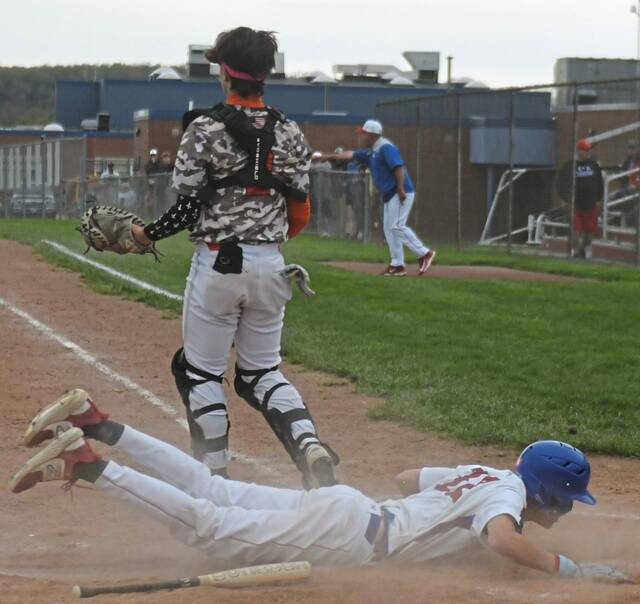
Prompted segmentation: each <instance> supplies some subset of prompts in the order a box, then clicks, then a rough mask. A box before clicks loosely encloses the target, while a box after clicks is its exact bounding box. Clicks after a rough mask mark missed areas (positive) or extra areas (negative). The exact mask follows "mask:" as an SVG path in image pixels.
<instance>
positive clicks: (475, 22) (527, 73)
mask: <svg viewBox="0 0 640 604" xmlns="http://www.w3.org/2000/svg"><path fill="white" fill-rule="evenodd" d="M636 2H640V0H536V1H535V2H532V1H531V0H484V1H483V2H479V1H477V0H448V1H447V0H393V1H390V0H366V1H365V0H270V1H265V0H245V1H244V2H242V1H241V0H224V1H221V0H208V1H204V0H189V1H188V2H184V1H183V2H166V1H161V0H155V1H151V0H127V1H125V0H101V1H100V2H97V1H95V0H83V1H80V0H56V1H55V2H51V1H49V0H20V2H15V1H9V0H3V2H2V5H0V6H2V9H1V12H0V14H2V21H3V25H4V27H3V31H2V36H0V65H5V66H6V65H22V66H30V65H41V64H74V63H111V62H124V63H154V64H155V63H161V64H169V65H172V64H173V65H176V64H178V65H179V64H184V63H185V62H186V56H187V46H188V45H189V44H210V43H211V42H212V41H213V40H214V38H215V36H216V34H217V33H218V32H220V31H223V30H227V29H231V28H233V27H237V26H239V25H246V26H249V27H253V28H256V29H269V30H274V31H276V32H278V40H279V43H280V50H281V51H283V52H284V53H285V69H286V71H287V73H290V74H291V73H300V72H309V71H315V70H320V71H325V72H327V73H331V66H332V65H333V64H336V63H385V64H392V65H395V66H397V67H398V68H401V69H409V68H410V67H409V65H408V64H407V63H406V61H405V60H404V58H403V57H402V52H403V51H405V50H413V51H439V52H440V54H441V63H440V74H441V75H440V80H441V81H444V80H445V79H446V57H447V56H448V55H450V56H452V57H453V64H452V72H453V77H454V78H456V77H471V78H473V79H475V80H479V81H482V82H484V83H486V84H488V85H490V86H511V85H514V86H518V85H526V84H542V83H547V82H551V81H553V65H554V62H555V60H556V59H557V58H559V57H575V56H578V57H609V58H636V57H637V56H638V25H639V23H638V21H639V19H638V17H637V16H636V15H635V14H632V13H631V11H630V7H631V4H635V3H636Z"/></svg>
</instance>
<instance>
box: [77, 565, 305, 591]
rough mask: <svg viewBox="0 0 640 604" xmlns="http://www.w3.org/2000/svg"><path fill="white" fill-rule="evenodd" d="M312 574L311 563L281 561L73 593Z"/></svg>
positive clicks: (248, 582) (256, 582)
mask: <svg viewBox="0 0 640 604" xmlns="http://www.w3.org/2000/svg"><path fill="white" fill-rule="evenodd" d="M310 575H311V564H309V562H284V563H280V564H262V565H261V566H246V567H244V568H234V569H232V570H225V571H222V572H219V573H211V574H209V575H200V576H199V577H191V578H185V579H174V580H172V581H155V582H151V583H138V584H134V585H112V586H109V587H82V586H80V585H75V586H74V587H73V589H72V590H71V593H72V594H73V595H75V596H78V597H79V598H90V597H92V596H97V595H100V594H126V593H134V592H145V591H157V590H160V589H178V588H181V587H199V586H200V585H209V586H211V587H257V586H260V585H269V584H271V583H291V582H294V581H302V580H303V579H306V578H308V577H309V576H310Z"/></svg>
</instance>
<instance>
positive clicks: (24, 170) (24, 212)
mask: <svg viewBox="0 0 640 604" xmlns="http://www.w3.org/2000/svg"><path fill="white" fill-rule="evenodd" d="M20 156H21V161H20V168H21V172H22V217H23V218H26V217H27V146H26V145H22V147H20Z"/></svg>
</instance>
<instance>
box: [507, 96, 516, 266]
mask: <svg viewBox="0 0 640 604" xmlns="http://www.w3.org/2000/svg"><path fill="white" fill-rule="evenodd" d="M515 121H516V111H515V93H514V92H512V93H511V96H510V97H509V202H508V207H507V253H508V254H510V253H511V231H512V230H513V164H514V161H513V147H514V135H515Z"/></svg>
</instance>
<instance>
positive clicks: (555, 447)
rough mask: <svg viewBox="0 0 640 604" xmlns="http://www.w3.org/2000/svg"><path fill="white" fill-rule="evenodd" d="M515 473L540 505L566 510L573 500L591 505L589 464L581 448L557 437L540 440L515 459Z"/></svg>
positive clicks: (593, 498) (592, 503) (528, 493)
mask: <svg viewBox="0 0 640 604" xmlns="http://www.w3.org/2000/svg"><path fill="white" fill-rule="evenodd" d="M516 472H517V473H518V474H519V476H520V478H522V481H523V482H524V486H525V487H526V489H527V495H528V496H529V498H531V499H532V500H533V501H535V502H536V503H538V504H539V505H541V506H543V507H554V508H560V509H565V511H569V510H570V509H571V506H572V504H573V501H581V502H582V503H587V504H589V505H594V504H595V502H596V500H595V497H593V495H591V493H589V491H587V486H589V478H590V477H591V466H590V465H589V461H588V460H587V458H586V457H585V455H584V453H582V451H580V450H578V449H576V448H575V447H573V446H571V445H569V444H567V443H563V442H560V441H557V440H539V441H537V442H535V443H533V444H531V445H529V446H528V447H527V448H526V449H525V450H524V451H523V452H522V453H521V454H520V457H519V458H518V462H517V464H516Z"/></svg>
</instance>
